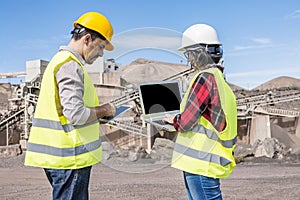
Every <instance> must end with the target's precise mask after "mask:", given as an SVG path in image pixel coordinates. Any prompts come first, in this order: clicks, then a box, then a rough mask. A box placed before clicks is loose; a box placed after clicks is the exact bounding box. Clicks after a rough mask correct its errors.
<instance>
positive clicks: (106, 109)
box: [96, 103, 116, 119]
mask: <svg viewBox="0 0 300 200" xmlns="http://www.w3.org/2000/svg"><path fill="white" fill-rule="evenodd" d="M115 113H116V107H115V105H114V104H112V103H106V104H103V105H101V106H98V107H97V108H96V115H97V118H98V119H99V118H102V117H112V116H114V115H115Z"/></svg>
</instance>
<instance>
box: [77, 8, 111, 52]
mask: <svg viewBox="0 0 300 200" xmlns="http://www.w3.org/2000/svg"><path fill="white" fill-rule="evenodd" d="M77 24H80V25H82V26H84V27H86V28H88V29H91V30H93V31H96V32H97V33H100V34H101V35H103V36H104V37H105V39H106V40H107V41H108V44H107V45H106V46H105V49H106V50H108V51H111V50H113V49H114V46H113V45H112V44H111V42H110V41H111V38H112V36H113V34H114V30H113V28H112V26H111V24H110V22H109V21H108V19H107V18H106V17H105V16H104V15H102V14H100V13H98V12H87V13H85V14H83V15H81V16H80V17H79V18H78V19H77V20H76V21H75V22H74V27H76V25H77Z"/></svg>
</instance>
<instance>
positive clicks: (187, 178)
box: [183, 172, 222, 200]
mask: <svg viewBox="0 0 300 200" xmlns="http://www.w3.org/2000/svg"><path fill="white" fill-rule="evenodd" d="M183 176H184V183H185V187H186V192H187V195H188V199H189V200H208V199H215V200H222V192H221V189H220V180H219V179H218V178H210V177H206V176H201V175H198V174H191V173H188V172H183Z"/></svg>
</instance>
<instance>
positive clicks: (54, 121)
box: [25, 51, 102, 169]
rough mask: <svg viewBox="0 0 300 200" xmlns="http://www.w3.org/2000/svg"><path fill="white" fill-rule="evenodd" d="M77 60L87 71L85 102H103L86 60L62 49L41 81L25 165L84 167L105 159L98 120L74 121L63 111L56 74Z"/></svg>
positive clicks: (84, 72)
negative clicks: (85, 65) (85, 62)
mask: <svg viewBox="0 0 300 200" xmlns="http://www.w3.org/2000/svg"><path fill="white" fill-rule="evenodd" d="M68 62H76V63H77V64H78V65H80V67H81V69H82V71H83V74H84V77H83V78H84V80H83V85H84V94H83V98H82V99H83V103H84V106H85V107H89V108H93V107H96V106H98V105H99V102H98V94H97V92H96V89H95V87H94V84H93V82H92V81H91V79H90V77H89V75H88V73H87V72H86V70H85V69H84V67H83V64H82V63H80V61H79V60H78V59H77V58H76V57H75V56H74V55H73V54H72V53H70V52H68V51H59V52H58V53H57V54H56V55H55V56H54V57H53V58H52V60H51V61H50V63H49V64H48V66H47V68H46V70H45V72H44V75H43V81H42V84H41V90H40V94H39V99H38V103H37V106H36V109H35V113H34V118H33V120H32V127H31V130H30V135H29V140H28V144H27V152H26V156H25V165H27V166H34V167H42V168H51V169H80V168H83V167H87V166H91V165H94V164H96V163H98V162H99V161H101V159H102V146H101V139H100V134H101V133H100V127H99V122H98V121H97V120H95V121H93V122H90V123H86V124H82V125H72V124H71V123H70V122H69V121H68V119H67V118H66V117H65V116H64V115H63V112H62V109H63V107H62V105H61V104H60V98H59V91H58V85H57V82H56V78H55V74H56V72H57V71H58V70H59V69H60V67H61V66H62V65H64V64H65V63H68Z"/></svg>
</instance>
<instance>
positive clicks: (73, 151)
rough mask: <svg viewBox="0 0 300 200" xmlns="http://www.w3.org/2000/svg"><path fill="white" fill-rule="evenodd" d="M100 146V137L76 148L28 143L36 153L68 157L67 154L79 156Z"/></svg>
mask: <svg viewBox="0 0 300 200" xmlns="http://www.w3.org/2000/svg"><path fill="white" fill-rule="evenodd" d="M100 146H101V140H100V139H99V140H97V141H94V142H91V143H88V144H84V145H81V146H77V147H74V148H57V147H51V146H47V145H41V144H35V143H30V142H29V143H28V144H27V150H28V151H31V152H35V153H43V154H48V155H52V156H60V157H66V156H77V155H80V154H83V153H87V152H91V151H94V150H96V149H98V148H99V147H100Z"/></svg>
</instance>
